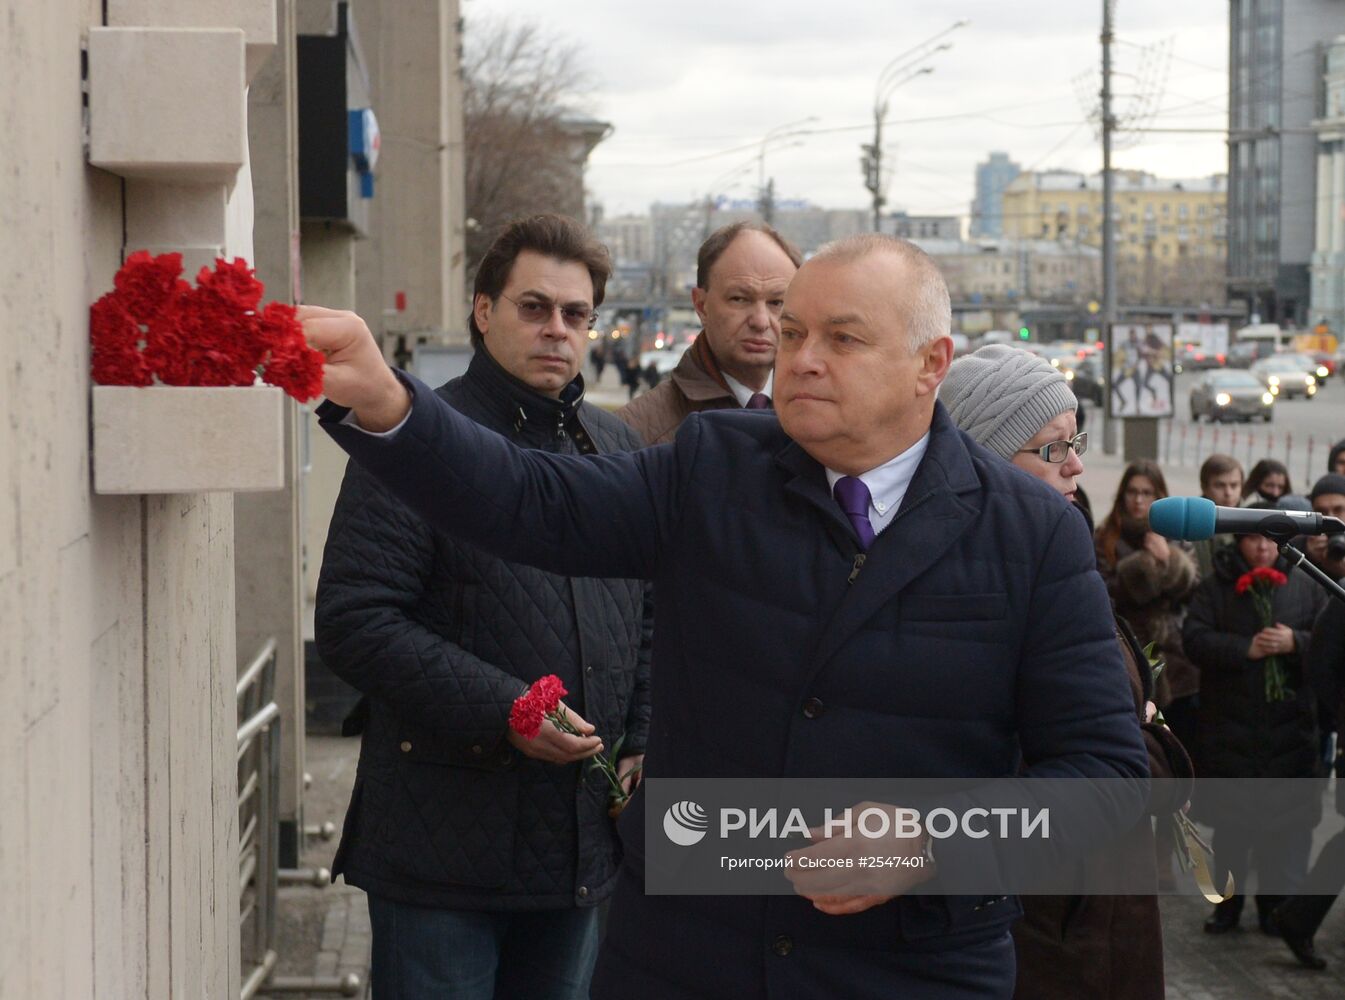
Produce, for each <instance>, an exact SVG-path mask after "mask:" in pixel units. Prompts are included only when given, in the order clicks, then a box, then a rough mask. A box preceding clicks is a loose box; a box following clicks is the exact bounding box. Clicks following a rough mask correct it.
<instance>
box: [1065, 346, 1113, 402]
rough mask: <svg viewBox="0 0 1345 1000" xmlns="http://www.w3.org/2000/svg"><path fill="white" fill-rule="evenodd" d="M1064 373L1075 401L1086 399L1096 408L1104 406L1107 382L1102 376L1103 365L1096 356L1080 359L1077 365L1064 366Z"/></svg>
mask: <svg viewBox="0 0 1345 1000" xmlns="http://www.w3.org/2000/svg"><path fill="white" fill-rule="evenodd" d="M1064 372H1065V378H1066V379H1067V380H1068V381H1069V387H1070V388H1071V389H1073V390H1074V398H1075V399H1086V400H1088V401H1089V402H1090V403H1092V404H1094V405H1095V406H1102V405H1103V400H1104V399H1105V398H1106V391H1107V380H1106V379H1105V378H1103V376H1102V364H1101V362H1100V361H1099V360H1098V358H1097V357H1096V356H1090V357H1087V358H1080V359H1078V362H1077V363H1076V364H1074V365H1071V366H1064Z"/></svg>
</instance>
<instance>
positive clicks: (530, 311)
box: [500, 292, 598, 330]
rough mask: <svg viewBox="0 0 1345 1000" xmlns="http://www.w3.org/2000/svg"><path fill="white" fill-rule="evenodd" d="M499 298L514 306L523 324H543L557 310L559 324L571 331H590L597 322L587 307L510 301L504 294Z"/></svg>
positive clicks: (530, 301)
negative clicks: (561, 323)
mask: <svg viewBox="0 0 1345 1000" xmlns="http://www.w3.org/2000/svg"><path fill="white" fill-rule="evenodd" d="M500 298H502V299H509V301H510V302H512V303H513V304H514V308H515V309H517V310H518V317H519V319H521V320H523V322H524V323H545V322H546V321H547V320H549V319H550V318H551V316H552V314H553V313H555V311H556V310H557V309H559V310H560V318H561V322H563V323H564V324H565V325H566V326H567V327H569V328H570V329H571V330H592V329H593V324H595V323H597V322H598V314H597V312H596V311H594V310H593V309H589V308H588V307H587V306H563V305H561V304H560V303H558V302H551V301H549V300H548V299H524V300H523V301H522V302H519V301H518V300H517V299H510V298H509V296H508V295H505V294H504V292H501V293H500Z"/></svg>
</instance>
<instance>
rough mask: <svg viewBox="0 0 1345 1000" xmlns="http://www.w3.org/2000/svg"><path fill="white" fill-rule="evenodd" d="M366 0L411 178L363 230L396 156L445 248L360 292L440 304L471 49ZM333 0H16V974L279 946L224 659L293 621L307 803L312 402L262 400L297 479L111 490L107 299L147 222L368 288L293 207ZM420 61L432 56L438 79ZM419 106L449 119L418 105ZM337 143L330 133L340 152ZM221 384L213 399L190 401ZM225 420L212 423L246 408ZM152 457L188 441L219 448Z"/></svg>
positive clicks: (393, 133) (122, 990)
mask: <svg viewBox="0 0 1345 1000" xmlns="http://www.w3.org/2000/svg"><path fill="white" fill-rule="evenodd" d="M343 6H344V5H343ZM361 6H364V7H365V8H366V9H365V10H364V11H363V12H362V13H364V14H374V13H375V11H376V9H377V8H380V7H381V8H382V9H383V10H384V11H385V12H389V13H388V17H387V19H385V20H384V21H382V22H381V27H382V28H383V29H384V30H382V31H381V32H380V38H379V41H378V43H377V50H376V51H377V56H376V58H371V60H370V66H367V67H366V69H369V70H370V72H371V80H370V86H371V91H370V100H371V101H372V103H373V105H374V107H375V108H376V109H377V110H378V112H379V114H380V118H381V119H382V121H383V123H384V125H385V135H386V136H387V138H388V142H387V143H386V144H385V145H384V148H383V156H382V158H381V159H382V162H381V163H380V164H379V165H378V166H377V167H376V168H375V169H374V170H373V173H374V174H375V175H377V176H376V178H375V179H376V180H378V178H379V177H381V180H379V181H378V182H379V183H381V185H382V194H383V195H393V197H390V198H389V199H388V200H387V201H386V202H384V203H383V205H384V206H385V213H384V215H383V218H382V221H381V222H380V221H379V220H378V219H377V218H375V219H373V220H372V221H371V222H370V223H369V228H368V229H367V230H366V235H367V236H368V237H371V238H372V237H373V236H375V235H376V234H377V232H378V231H379V229H378V227H379V226H380V225H386V224H388V220H389V219H397V218H399V215H398V213H399V212H400V211H402V209H399V208H397V207H396V205H395V203H396V202H397V201H398V197H397V196H396V195H395V194H394V192H395V191H396V189H397V185H396V184H395V183H392V178H394V177H396V176H398V175H399V174H401V173H402V172H403V171H407V172H411V173H415V174H416V175H417V179H416V180H414V181H408V183H414V184H420V183H423V184H424V186H425V189H428V192H427V191H426V190H425V189H417V191H416V193H415V195H414V197H408V198H407V199H406V208H405V210H406V211H411V210H414V211H415V212H417V213H418V216H419V219H418V221H419V222H420V223H421V224H422V225H423V226H424V228H423V229H418V230H415V235H414V236H408V235H407V233H406V232H403V233H401V238H402V239H411V240H414V241H415V242H416V243H418V244H420V246H419V247H418V248H417V252H418V253H420V254H421V255H423V256H424V257H425V262H424V263H425V269H426V271H427V272H428V271H429V270H435V271H437V274H436V275H434V277H433V279H431V278H429V277H428V276H427V277H425V278H424V281H425V283H424V284H421V283H419V281H420V280H421V279H419V278H418V277H417V274H419V273H421V272H417V273H416V274H413V273H410V271H409V270H407V269H406V268H404V267H403V265H401V264H396V263H395V262H396V261H397V260H398V259H399V258H397V257H396V256H391V255H390V256H389V257H387V258H385V260H384V264H385V265H386V268H385V271H384V273H385V274H387V273H396V274H397V277H396V279H395V280H396V281H397V282H398V284H396V285H388V286H384V285H381V284H377V285H375V286H374V291H373V293H372V294H373V296H374V298H375V300H377V301H379V302H380V303H381V302H382V301H383V300H384V296H385V292H384V291H383V290H382V289H383V288H385V287H393V288H401V289H405V290H406V293H407V299H408V301H410V302H412V303H415V304H416V307H417V308H421V309H423V313H421V315H422V316H423V317H424V318H423V320H420V319H418V320H417V322H418V323H420V322H423V323H424V324H425V325H427V326H429V325H433V326H435V327H443V326H445V325H448V323H449V322H450V321H451V320H450V314H449V309H450V304H449V303H450V300H453V299H456V300H457V301H456V302H455V303H454V304H453V306H452V307H453V308H457V309H459V310H461V308H462V306H461V301H460V299H461V296H460V294H459V293H445V292H444V287H445V286H446V285H447V286H451V284H452V282H453V280H454V278H453V270H454V268H455V267H457V266H459V260H460V258H461V250H460V242H459V243H458V244H457V247H458V248H457V249H456V250H455V242H454V235H453V234H454V232H455V230H460V229H461V225H462V218H461V215H462V213H461V208H460V206H461V199H460V197H459V198H457V200H456V202H455V200H454V195H453V191H454V183H455V182H454V178H453V172H454V170H458V169H460V166H455V165H454V163H453V160H452V157H453V153H452V150H451V142H452V137H451V131H449V132H444V131H441V130H440V125H441V124H442V123H444V122H451V117H452V108H451V107H448V104H449V103H450V102H451V101H453V100H455V99H458V100H460V98H455V97H454V96H453V95H454V93H455V87H456V84H455V83H454V82H453V81H456V80H457V74H456V64H455V63H450V64H449V66H448V67H447V68H448V70H449V72H445V71H444V69H445V67H444V65H443V64H442V62H441V61H442V60H443V59H445V58H446V57H447V56H446V52H447V53H449V54H450V55H452V54H454V53H456V45H455V44H454V40H455V32H456V25H457V23H458V5H457V2H456V0H433V2H427V3H417V4H406V5H401V4H399V5H391V4H384V5H378V4H364V5H361ZM394 7H395V10H396V11H397V12H398V13H397V14H396V15H395V16H394V14H392V13H391V12H392V11H393V10H394ZM347 13H349V10H347ZM358 13H361V12H359V11H357V14H358ZM338 20H339V17H338V12H337V11H336V9H335V5H333V4H332V3H331V2H325V3H322V2H320V0H209V2H206V0H175V2H174V3H171V4H169V3H164V2H162V0H107V2H105V3H101V4H91V3H88V2H86V0H46V2H43V3H32V2H29V0H0V25H3V28H0V66H3V67H4V73H5V74H6V81H7V82H8V83H10V84H11V85H10V86H8V87H6V88H4V89H3V92H0V120H3V121H4V122H5V123H6V126H7V127H8V128H9V129H10V130H11V131H12V133H13V134H14V135H16V136H19V135H21V136H22V137H23V140H22V142H10V143H6V144H4V146H3V148H0V173H3V175H4V176H5V177H6V179H7V181H8V194H7V196H6V198H5V199H3V201H0V232H3V233H4V235H5V238H4V239H3V240H0V260H2V261H3V265H4V266H3V268H0V319H2V320H3V323H0V345H3V352H0V353H3V356H4V357H5V359H6V361H5V363H4V365H3V367H2V368H0V679H3V683H4V687H5V691H6V705H7V707H8V708H9V710H10V714H11V724H10V725H8V726H6V727H5V728H4V734H3V736H0V742H2V743H3V746H0V803H3V807H4V812H5V815H4V819H3V820H0V864H2V865H3V866H4V870H5V872H6V873H7V875H9V877H10V878H9V887H8V891H7V897H8V898H7V900H6V905H5V906H4V907H0V996H3V997H6V998H8V997H11V996H13V997H80V998H93V1000H137V998H143V1000H169V998H178V997H211V998H216V997H218V998H226V997H234V998H236V997H238V996H240V995H241V993H242V990H243V985H244V981H245V979H247V978H250V977H251V976H252V975H253V974H254V971H255V969H261V970H262V973H263V974H264V973H265V968H264V966H261V965H257V964H256V963H257V962H258V961H260V960H261V958H262V957H263V956H262V955H260V954H258V953H257V952H256V951H255V950H254V949H253V947H252V944H253V943H255V939H254V938H253V937H252V935H251V934H250V933H249V932H245V921H244V914H243V909H242V906H241V903H242V900H243V898H244V893H245V892H246V891H247V890H245V889H243V888H242V887H241V886H242V884H243V883H248V882H252V883H254V884H255V881H256V880H257V879H259V878H262V877H263V876H265V875H266V874H268V873H267V872H263V871H261V870H260V869H252V870H249V869H248V868H247V867H246V866H245V865H244V864H243V863H242V859H244V858H247V857H249V856H250V854H251V851H252V850H253V849H254V847H255V845H256V844H257V843H258V842H259V840H260V839H263V838H268V837H269V836H270V835H271V834H272V833H273V831H272V830H267V829H258V828H255V827H251V826H247V825H244V827H243V828H242V829H240V819H239V817H240V802H239V794H240V789H239V783H238V774H239V757H238V747H239V727H240V722H241V721H242V720H241V719H240V709H239V704H238V699H237V694H236V685H237V683H238V680H239V672H240V670H241V669H242V668H243V667H244V666H246V665H247V664H249V663H250V662H251V661H252V660H253V657H254V654H255V653H256V652H257V647H258V644H259V641H260V640H261V638H262V637H263V636H266V637H270V638H274V639H276V649H277V652H276V659H275V688H274V692H273V693H274V698H275V701H276V703H277V705H278V708H279V711H280V716H279V724H280V727H281V736H282V748H283V749H282V753H281V761H282V766H281V768H280V771H281V774H280V787H279V789H278V798H279V802H277V803H276V806H277V809H278V810H279V813H280V816H281V818H282V819H284V818H285V817H288V823H289V825H290V827H291V829H292V830H297V829H301V828H302V818H303V813H302V789H303V761H302V755H301V747H302V738H303V731H304V686H303V685H304V681H303V673H302V645H301V641H302V637H301V632H302V626H301V623H300V618H301V614H302V612H301V608H302V603H303V583H302V569H301V566H302V561H303V551H302V546H303V541H302V539H303V537H304V517H305V515H304V511H305V504H304V500H303V497H304V494H305V492H306V491H307V492H308V493H310V495H311V492H312V490H311V489H310V488H309V487H310V486H311V479H308V480H306V479H305V478H304V474H303V468H304V465H305V457H309V458H311V459H312V461H314V462H315V463H316V456H315V455H312V456H305V454H304V449H303V447H302V445H301V443H300V442H301V439H302V428H303V426H304V423H305V421H306V419H307V414H306V412H305V410H304V408H302V407H300V406H299V405H298V404H296V403H294V402H293V401H290V400H286V401H285V405H284V408H283V411H277V413H276V414H275V416H274V419H273V421H272V422H271V423H270V424H268V427H269V428H270V429H272V430H273V431H274V433H275V440H279V441H282V442H283V448H281V450H282V451H283V455H281V456H280V457H279V458H278V459H277V466H278V469H279V473H278V474H279V475H280V477H281V478H282V479H283V486H282V487H281V488H278V489H271V490H270V491H269V492H257V493H242V492H235V485H234V484H233V483H231V481H230V479H229V475H230V473H231V472H232V471H233V470H232V468H231V467H230V465H229V463H225V462H220V461H218V460H217V461H216V462H215V463H214V465H213V469H214V471H216V472H218V473H219V476H220V478H219V479H218V481H216V482H214V483H213V484H212V485H211V487H210V488H202V489H199V490H192V491H182V490H178V491H171V490H165V489H164V488H162V484H158V483H155V482H152V481H149V479H148V477H146V479H145V480H144V481H142V482H139V483H135V484H133V486H132V487H131V489H133V492H124V491H123V492H116V493H113V492H110V491H108V490H106V489H104V487H103V485H100V483H99V481H98V480H97V478H96V475H97V474H96V472H95V470H96V469H98V468H99V467H100V464H102V465H105V464H106V457H107V455H108V454H109V452H108V451H107V450H105V449H107V440H108V438H107V437H106V433H105V430H104V426H105V425H104V424H103V423H102V421H101V419H100V418H98V411H97V408H96V404H95V402H94V398H95V394H94V393H93V391H92V389H91V386H90V374H89V373H90V350H89V307H90V304H91V303H92V302H93V301H94V300H95V299H97V298H98V297H99V296H100V295H102V294H103V293H104V292H106V291H108V290H109V289H110V288H111V287H112V280H113V276H114V274H115V273H116V272H117V269H118V267H119V266H120V265H121V263H122V262H123V261H124V260H125V258H126V257H127V256H128V255H130V254H131V253H134V252H135V251H137V250H141V249H148V250H151V251H153V252H155V253H165V252H179V253H181V254H182V255H183V257H184V262H185V264H186V271H187V274H188V276H192V275H194V273H195V271H196V269H197V268H198V267H200V266H202V265H203V264H208V263H210V262H211V261H213V260H214V259H215V258H216V257H225V258H235V257H242V258H245V259H247V260H248V261H250V262H251V263H253V264H255V265H256V268H257V272H258V275H259V277H261V279H262V280H263V281H264V282H265V284H266V286H267V287H266V298H267V299H268V300H275V301H280V302H292V301H294V300H295V299H296V297H297V296H298V295H299V294H300V291H301V290H302V294H303V297H304V299H305V300H307V301H310V302H319V303H322V304H325V305H333V306H342V307H354V306H356V304H357V302H358V301H359V300H358V298H357V291H356V289H357V287H358V286H359V285H360V281H359V278H358V275H357V273H356V270H355V263H354V262H355V259H356V255H355V251H354V249H353V245H354V243H355V242H356V239H357V235H356V234H355V233H354V232H344V233H341V234H339V237H340V238H339V239H338V238H337V237H335V236H332V237H330V238H327V237H324V234H323V232H322V231H321V228H322V227H312V228H309V227H307V226H306V225H305V224H304V223H303V222H302V221H301V211H300V200H301V198H300V195H301V192H300V184H299V163H298V159H299V158H298V153H297V151H298V148H299V145H300V135H299V129H298V118H299V108H298V99H297V94H298V79H297V77H298V58H297V49H298V38H299V35H300V34H307V35H321V34H323V33H324V32H330V31H331V30H332V29H333V25H334V24H336V23H337V22H338ZM357 20H358V18H357ZM376 20H377V19H370V20H369V21H368V22H367V25H368V26H369V30H368V32H367V33H366V36H365V39H364V40H365V43H366V47H365V51H366V53H367V52H368V51H369V50H370V49H371V48H374V46H372V45H370V44H369V43H370V42H371V41H372V35H373V33H374V32H375V31H376V30H377V29H378V28H379V27H380V24H376V23H375V21H376ZM360 27H366V24H365V23H362V24H360ZM408 29H409V30H408ZM408 35H410V36H415V38H410V37H408ZM421 40H428V44H425V45H421V46H416V45H413V44H412V43H413V42H415V41H421ZM384 55H386V58H387V59H388V65H389V66H392V65H394V64H395V65H396V66H397V70H398V72H399V73H402V74H406V75H407V77H408V79H410V80H414V81H415V86H414V87H412V86H411V85H410V84H408V85H407V87H406V88H405V91H406V94H407V99H408V100H413V101H414V105H413V106H412V105H408V106H406V107H402V108H399V107H398V103H399V101H400V98H399V97H398V96H396V95H395V94H392V93H391V92H390V90H389V89H388V88H384V89H382V90H380V89H379V82H378V79H377V76H378V74H377V70H376V66H375V63H376V62H377V60H378V59H381V58H383V56H384ZM452 57H453V58H455V55H454V56H452ZM426 80H435V81H438V85H437V86H435V87H433V88H431V90H432V92H433V94H434V95H435V96H434V97H433V98H431V97H429V96H427V93H426V89H425V81H426ZM18 81H22V85H21V86H19V85H16V84H17V82H18ZM349 110H354V109H353V108H348V107H344V106H340V107H338V109H337V111H338V117H340V118H342V119H344V118H345V112H347V111H349ZM416 114H427V115H429V116H431V117H432V118H433V119H434V122H433V123H432V124H431V125H430V127H428V128H427V129H426V130H425V131H422V124H423V123H421V122H418V121H412V120H411V119H412V118H413V117H414V116H415V115H416ZM427 134H428V136H429V137H430V138H432V139H433V140H434V141H435V142H442V141H444V138H445V136H447V144H448V146H447V148H445V147H443V146H441V147H439V148H438V150H437V152H435V154H434V155H429V156H421V155H419V154H417V157H416V158H415V159H414V160H413V161H411V162H407V161H405V160H403V156H404V152H403V151H404V149H405V148H407V147H410V146H412V145H415V144H417V143H419V142H428V141H429V140H428V139H426V135H427ZM402 137H405V140H406V141H402ZM349 152H350V151H349V150H347V149H345V148H339V150H338V153H337V158H338V160H339V166H340V167H341V169H342V170H344V169H345V167H346V160H347V159H349V158H350V157H349V155H348V154H349ZM366 165H367V164H366ZM389 189H391V190H389ZM375 190H376V191H377V190H378V184H377V183H376V184H375ZM457 190H459V191H460V185H458V187H457ZM435 192H439V193H438V194H435ZM443 192H447V193H443ZM377 197H378V196H377V195H375V198H374V201H375V202H377ZM377 211H378V210H377V209H375V210H374V212H375V214H376V213H377ZM424 216H433V217H434V218H433V219H431V220H427V219H425V218H424ZM327 228H328V229H335V228H337V227H332V226H328V227H327ZM455 254H456V257H457V258H458V259H457V260H455ZM419 263H420V262H417V266H419ZM403 282H404V283H403ZM361 308H364V307H363V306H361ZM370 318H371V321H372V322H371V325H376V326H378V325H381V324H380V322H379V321H380V319H381V317H380V316H371V317H370ZM176 391H178V392H195V391H197V390H190V389H185V390H176ZM237 391H238V392H240V393H250V392H252V390H251V389H247V388H244V389H239V390H237ZM127 392H131V393H141V392H144V393H155V394H156V397H158V398H162V395H163V393H162V392H157V393H156V390H154V389H144V390H141V389H135V390H127ZM98 398H105V394H99V397H98ZM131 405H132V406H133V407H134V406H135V405H137V404H135V403H132V404H131ZM203 412H205V404H204V403H201V402H197V403H195V404H194V409H193V411H192V413H190V414H187V416H188V417H192V418H195V419H196V420H197V421H198V422H199V421H200V420H203V419H204V417H203V416H202V414H203ZM189 422H190V421H188V420H185V419H184V421H183V423H184V424H186V423H189ZM214 426H216V427H217V428H218V430H217V434H218V435H219V437H220V438H221V439H224V440H229V439H232V437H233V436H234V434H233V433H232V432H237V431H240V430H243V429H245V428H242V427H241V425H238V424H233V425H228V426H221V425H214ZM156 429H158V430H162V429H163V428H162V426H160V427H158V428H156ZM184 429H185V428H184ZM138 457H139V458H140V459H143V460H144V461H146V462H148V463H150V466H152V467H153V468H156V469H162V468H169V469H171V468H172V467H174V466H176V465H186V464H191V463H196V464H200V463H201V460H202V458H203V457H204V458H205V459H207V460H208V459H209V458H210V457H211V455H210V453H209V451H208V450H206V451H202V450H200V449H198V450H196V451H194V452H193V451H188V450H186V449H183V450H181V451H173V452H171V453H170V452H168V451H167V450H164V451H156V452H154V453H152V454H144V455H141V456H138ZM207 464H209V463H208V462H207ZM127 468H130V464H129V463H126V464H125V465H124V466H123V471H125V469H127ZM338 475H339V468H338ZM323 527H324V529H325V522H324V525H323ZM311 555H312V552H311V550H310V556H311ZM271 815H272V819H274V818H275V814H271ZM271 862H272V866H273V865H274V862H275V858H274V857H272V858H271ZM254 926H255V925H254ZM271 961H272V962H273V961H274V955H272V956H271ZM254 985H255V983H254Z"/></svg>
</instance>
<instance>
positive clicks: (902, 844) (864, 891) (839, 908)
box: [784, 802, 934, 916]
mask: <svg viewBox="0 0 1345 1000" xmlns="http://www.w3.org/2000/svg"><path fill="white" fill-rule="evenodd" d="M866 809H878V810H881V811H883V812H885V813H887V814H888V815H891V813H892V811H893V809H892V806H891V805H882V804H880V803H877V802H861V803H859V804H858V805H856V806H853V807H852V808H851V809H850V810H849V813H850V815H851V819H852V824H853V825H852V826H851V830H850V836H848V837H847V836H845V834H844V832H841V833H840V834H839V835H838V836H835V837H827V836H826V830H825V828H819V829H816V830H810V831H809V833H810V834H811V835H812V838H813V844H812V846H811V847H805V848H802V849H801V850H797V851H790V852H789V857H792V858H794V866H793V867H791V868H786V869H784V873H785V876H786V877H787V878H788V879H789V880H790V881H791V882H793V883H794V891H795V892H797V893H798V894H799V895H800V896H803V897H804V898H805V899H808V900H810V901H811V902H812V904H813V906H814V907H816V908H817V909H819V910H821V911H822V912H823V913H826V914H828V915H831V916H844V915H846V914H850V913H862V912H863V911H864V910H867V909H870V908H872V907H875V906H880V905H882V904H883V903H886V902H888V901H889V900H891V899H894V898H895V897H897V896H900V895H903V894H904V893H906V892H909V891H910V890H911V889H912V888H913V887H915V886H917V885H919V884H920V883H921V882H924V881H927V880H928V879H931V878H933V877H934V872H933V871H932V870H930V869H929V867H928V865H927V864H924V863H921V862H922V858H921V848H922V847H923V838H921V837H897V836H893V835H888V836H886V837H867V836H865V835H864V834H863V833H862V832H861V831H860V829H859V826H858V823H857V817H858V815H859V814H860V813H862V812H863V811H864V810H866ZM805 857H806V858H808V859H809V860H810V861H816V862H819V865H818V866H816V867H814V866H812V865H809V866H807V867H801V866H800V864H799V859H801V858H805ZM890 858H910V859H912V862H911V864H910V865H909V866H903V865H897V866H894V867H889V866H888V865H886V864H881V863H880V864H876V865H865V864H864V862H863V861H862V860H861V859H881V860H882V861H886V860H887V859H890ZM832 862H837V863H839V865H840V866H839V867H836V866H833V865H832V864H831V863H832ZM847 864H848V867H846V865H847Z"/></svg>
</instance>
